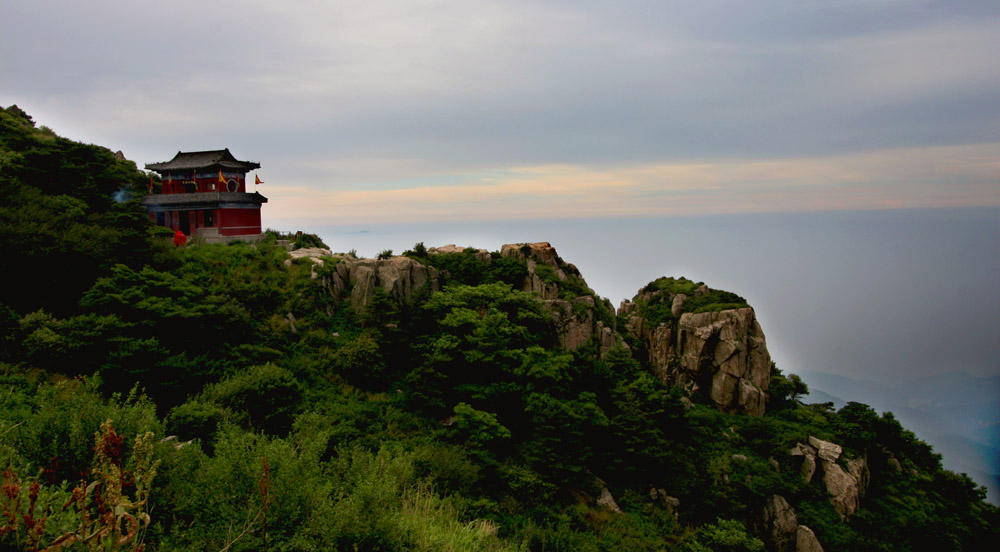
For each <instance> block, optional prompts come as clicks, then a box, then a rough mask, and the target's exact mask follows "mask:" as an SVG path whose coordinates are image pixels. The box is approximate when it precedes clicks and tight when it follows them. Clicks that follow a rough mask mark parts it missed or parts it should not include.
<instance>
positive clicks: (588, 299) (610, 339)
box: [500, 242, 628, 357]
mask: <svg viewBox="0 0 1000 552" xmlns="http://www.w3.org/2000/svg"><path fill="white" fill-rule="evenodd" d="M500 256H501V257H512V258H515V259H518V260H520V261H523V262H524V263H525V265H526V267H527V270H528V275H527V276H526V277H525V278H524V282H523V284H522V286H521V290H522V291H526V292H535V293H537V294H538V296H539V297H541V298H542V299H543V300H545V306H546V309H547V310H548V311H549V313H550V314H551V315H552V319H553V321H554V322H555V327H556V337H557V338H558V340H559V345H560V346H561V347H562V349H563V350H564V351H572V350H575V349H578V348H580V347H582V346H583V345H586V344H587V343H590V342H591V341H592V340H596V341H597V346H598V354H599V356H601V357H603V356H604V355H605V354H607V352H608V351H609V350H611V348H612V347H614V346H615V345H622V346H624V347H626V348H627V347H628V346H627V345H625V341H624V340H623V339H622V338H621V336H619V335H617V334H616V333H615V331H614V329H613V328H611V327H609V326H608V325H607V324H605V323H604V321H603V320H599V319H598V317H597V316H596V312H595V309H596V308H597V306H598V305H597V301H602V303H601V305H600V306H601V307H602V308H604V309H605V310H606V311H608V312H614V307H612V305H611V303H610V302H608V301H607V299H603V300H602V299H601V298H599V297H596V296H595V295H594V294H593V291H590V289H589V287H587V283H586V282H585V281H584V279H583V275H582V274H580V271H579V270H578V269H577V268H576V266H574V265H572V264H569V263H566V262H564V261H563V260H562V258H561V257H560V256H559V254H558V253H556V249H555V248H554V247H552V245H551V244H550V243H549V242H537V243H510V244H506V245H504V246H503V247H502V248H501V249H500ZM540 266H545V267H548V268H551V269H552V271H553V272H551V273H550V276H549V277H548V278H543V276H542V274H540V272H541V271H540V270H539V267H540ZM553 273H554V274H555V281H552V277H551V274H553ZM570 279H574V280H576V281H577V282H578V284H580V285H581V286H582V287H584V288H585V289H587V290H588V291H590V293H589V294H587V295H580V296H578V297H574V298H573V299H571V300H567V299H561V298H560V284H562V283H564V282H569V281H570Z"/></svg>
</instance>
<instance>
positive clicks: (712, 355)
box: [619, 286, 771, 416]
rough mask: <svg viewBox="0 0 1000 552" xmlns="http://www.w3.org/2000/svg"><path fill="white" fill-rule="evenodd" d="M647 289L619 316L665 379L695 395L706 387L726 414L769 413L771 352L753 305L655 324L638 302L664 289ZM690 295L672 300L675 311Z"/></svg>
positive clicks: (626, 302) (710, 397)
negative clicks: (651, 322) (768, 394)
mask: <svg viewBox="0 0 1000 552" xmlns="http://www.w3.org/2000/svg"><path fill="white" fill-rule="evenodd" d="M702 287H704V286H702ZM705 289H707V288H705ZM698 291H701V289H699V290H698ZM698 291H696V292H695V293H696V295H697V294H698ZM644 293H645V294H646V295H647V296H646V297H644V296H643V294H640V295H639V296H638V297H637V302H632V301H624V302H622V306H621V308H620V309H619V316H624V317H625V318H626V319H627V323H626V331H627V332H628V333H629V334H630V335H631V336H632V337H634V338H635V339H638V340H639V341H641V342H642V343H643V344H644V345H645V347H646V350H647V352H648V354H649V362H650V364H651V365H652V367H653V370H654V371H655V372H656V375H657V376H658V377H659V378H660V380H661V381H663V382H664V383H666V384H667V385H680V386H682V387H684V388H685V389H686V390H687V391H688V392H689V393H694V392H696V391H698V390H699V389H701V390H704V392H705V393H706V394H707V395H708V397H709V399H711V401H712V402H713V403H714V404H715V405H716V406H717V407H718V408H719V409H720V410H722V411H724V412H737V413H744V414H749V415H751V416H763V415H764V410H765V407H766V402H767V388H768V385H769V384H770V380H771V355H770V354H769V353H768V351H767V345H766V343H765V340H764V332H763V330H762V329H761V327H760V324H759V323H758V322H757V318H756V315H755V313H754V310H753V308H751V307H743V308H738V309H728V310H722V311H716V312H700V313H691V312H686V313H683V314H680V317H679V318H676V314H674V316H675V319H674V320H672V321H670V322H664V323H661V324H659V325H657V326H655V327H652V326H651V324H649V322H648V321H647V320H646V319H644V318H643V317H642V316H640V315H639V309H638V301H642V300H648V298H649V297H648V296H650V295H652V293H664V292H652V293H648V292H644ZM685 297H686V296H684V295H683V294H677V295H673V296H672V297H670V298H669V300H670V303H671V313H672V314H673V313H680V311H681V309H682V308H683V304H684V300H685Z"/></svg>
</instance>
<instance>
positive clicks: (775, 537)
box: [764, 495, 799, 552]
mask: <svg viewBox="0 0 1000 552" xmlns="http://www.w3.org/2000/svg"><path fill="white" fill-rule="evenodd" d="M764 527H765V537H766V538H767V541H768V542H769V544H770V545H771V548H773V549H774V550H776V551H777V552H794V551H795V547H796V542H795V541H796V531H797V530H798V528H799V519H798V516H796V515H795V510H793V509H792V507H791V506H790V505H789V504H788V501H786V500H785V498H784V497H782V496H781V495H771V497H770V498H768V499H767V503H766V504H765V506H764Z"/></svg>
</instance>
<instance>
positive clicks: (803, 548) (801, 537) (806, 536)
mask: <svg viewBox="0 0 1000 552" xmlns="http://www.w3.org/2000/svg"><path fill="white" fill-rule="evenodd" d="M795 552H823V547H822V546H820V544H819V540H818V539H817V538H816V533H813V530H812V529H810V528H808V527H806V526H805V525H799V527H798V529H797V530H796V531H795Z"/></svg>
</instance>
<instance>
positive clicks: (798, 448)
mask: <svg viewBox="0 0 1000 552" xmlns="http://www.w3.org/2000/svg"><path fill="white" fill-rule="evenodd" d="M788 454H789V455H790V456H799V457H802V465H801V466H800V467H799V473H800V474H802V479H804V480H805V481H806V483H809V482H810V481H812V478H813V474H815V473H816V449H814V448H813V447H811V446H809V445H804V444H802V443H795V447H794V448H792V449H791V450H789V451H788Z"/></svg>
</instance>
